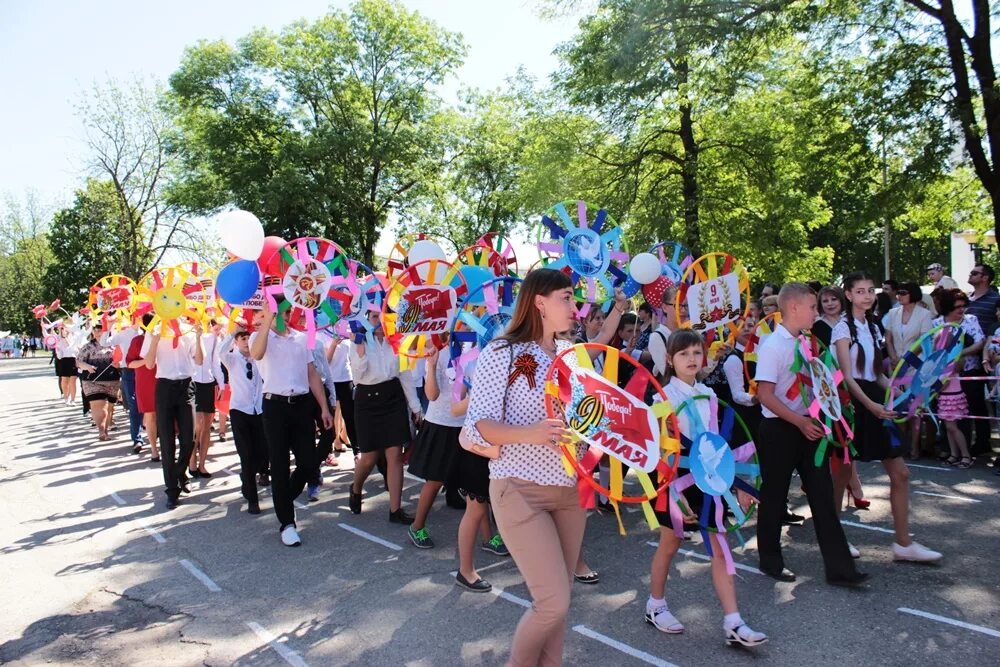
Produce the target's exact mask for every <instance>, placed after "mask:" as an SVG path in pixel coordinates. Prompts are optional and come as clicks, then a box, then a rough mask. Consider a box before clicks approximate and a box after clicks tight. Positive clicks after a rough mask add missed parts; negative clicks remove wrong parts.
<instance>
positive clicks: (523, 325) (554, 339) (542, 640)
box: [463, 269, 627, 665]
mask: <svg viewBox="0 0 1000 667" xmlns="http://www.w3.org/2000/svg"><path fill="white" fill-rule="evenodd" d="M626 305H627V300H626V299H625V298H624V296H623V295H622V294H621V292H620V291H616V293H615V303H614V307H613V308H612V310H611V311H610V313H609V317H608V324H610V325H611V326H615V327H617V323H618V319H619V318H620V317H621V315H622V313H624V312H625V308H626ZM575 314H576V310H575V305H574V302H573V286H572V283H571V281H570V278H569V276H567V275H566V274H564V273H562V272H561V271H556V270H553V269H536V270H535V271H532V272H531V273H529V274H528V276H527V277H526V278H525V279H524V282H523V283H522V284H521V291H520V295H519V296H518V300H517V305H516V307H515V308H514V315H513V318H512V319H511V321H510V324H509V325H508V328H507V332H506V334H505V335H504V336H502V337H500V338H498V339H496V340H494V341H493V342H491V343H489V344H488V345H487V346H486V347H485V348H483V351H482V353H481V355H480V357H479V360H478V362H477V364H476V380H475V383H474V384H473V386H472V394H471V397H470V400H469V411H468V413H467V414H466V419H465V426H464V435H463V437H467V438H468V439H469V440H471V441H473V442H475V443H477V444H480V445H482V446H484V447H491V448H492V447H496V448H499V453H498V456H497V458H495V459H492V460H491V461H490V464H489V465H490V499H491V502H492V505H493V513H494V516H495V517H496V521H497V525H498V527H499V528H500V533H501V534H502V535H503V538H504V541H505V542H506V543H507V547H508V548H509V549H510V553H511V555H512V556H513V557H514V562H515V563H516V564H517V567H518V569H519V570H520V571H521V575H522V576H523V577H524V580H525V582H526V583H527V585H528V590H529V591H530V592H531V596H532V598H533V602H532V605H531V607H530V608H529V609H528V610H527V611H526V612H525V613H524V616H522V618H521V622H520V623H519V624H518V626H517V630H516V632H515V633H514V640H513V643H512V646H511V655H510V658H509V663H508V664H512V665H538V664H545V665H558V664H561V663H562V652H563V642H564V639H565V635H566V615H567V613H568V612H569V602H570V590H571V585H572V582H573V574H574V569H575V566H576V565H577V560H578V557H579V555H580V547H581V545H582V542H583V531H584V524H585V521H586V514H585V513H584V511H583V509H581V508H580V503H579V498H578V495H577V491H576V478H575V476H574V475H571V474H568V473H567V472H566V469H565V467H564V466H563V463H562V460H561V458H562V455H561V453H560V449H559V445H560V443H561V442H562V441H563V440H564V439H565V438H567V437H568V431H567V429H566V424H565V422H564V421H563V420H562V419H549V418H548V417H547V415H546V411H545V393H544V392H545V378H546V375H547V374H548V371H549V367H550V366H551V365H552V362H553V360H554V359H555V358H556V355H558V354H559V353H560V352H562V351H563V350H565V349H567V348H568V347H569V346H570V345H571V343H570V342H569V341H566V340H563V339H561V338H560V337H559V336H558V334H559V332H562V331H567V330H569V329H571V328H572V325H573V320H574V317H575ZM566 363H567V366H570V367H571V366H573V365H574V364H575V360H574V359H572V358H568V359H567V360H566Z"/></svg>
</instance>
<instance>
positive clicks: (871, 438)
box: [830, 271, 941, 562]
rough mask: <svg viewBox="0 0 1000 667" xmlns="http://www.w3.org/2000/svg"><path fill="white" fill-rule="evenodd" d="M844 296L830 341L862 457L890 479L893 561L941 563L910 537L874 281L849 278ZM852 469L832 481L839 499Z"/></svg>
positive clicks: (905, 473)
mask: <svg viewBox="0 0 1000 667" xmlns="http://www.w3.org/2000/svg"><path fill="white" fill-rule="evenodd" d="M844 293H845V295H846V296H847V300H848V302H850V308H849V309H848V312H847V313H845V317H844V319H843V320H841V321H840V322H839V323H838V324H837V326H835V327H834V328H833V333H832V334H831V337H830V340H831V344H832V345H833V347H834V348H835V349H836V352H837V362H838V363H839V364H840V369H841V371H842V372H843V374H844V382H845V383H846V384H847V388H848V389H849V390H850V392H851V402H852V403H853V404H854V447H855V448H856V449H857V450H858V457H857V458H858V459H860V460H861V461H881V462H882V467H883V468H885V471H886V473H887V474H888V475H889V503H890V505H891V507H892V518H893V524H894V525H893V527H894V528H895V533H896V541H895V542H893V543H892V552H893V558H894V559H895V560H909V561H920V562H929V561H936V560H939V559H940V558H941V554H939V553H938V552H936V551H932V550H930V549H928V548H927V547H925V546H923V545H922V544H920V543H919V542H914V541H913V540H912V539H911V538H910V471H909V469H908V468H907V467H906V463H905V462H904V461H903V459H902V453H903V448H902V447H901V446H900V447H895V448H894V447H892V446H891V445H890V441H889V433H888V431H887V430H886V429H885V427H884V426H883V425H882V420H884V419H889V418H893V417H895V416H896V413H894V412H892V411H891V410H889V409H888V408H886V407H885V406H884V405H883V404H882V401H883V400H884V398H885V388H886V387H887V386H888V385H889V380H888V379H887V378H886V377H885V374H884V373H883V372H882V353H881V351H880V348H881V346H882V335H881V333H880V332H879V329H878V326H877V325H876V324H875V321H874V319H873V317H872V316H871V312H870V311H871V309H872V306H874V305H875V281H874V280H873V279H872V277H871V276H870V275H868V274H867V273H864V272H863V271H856V272H854V273H849V274H847V275H846V276H844ZM852 467H853V466H840V467H839V468H838V469H837V471H836V474H835V476H834V478H833V492H834V496H833V497H834V499H838V498H843V497H844V489H845V487H846V486H847V483H848V480H849V479H850V475H851V469H852ZM851 555H855V552H852V554H851ZM855 557H857V556H855Z"/></svg>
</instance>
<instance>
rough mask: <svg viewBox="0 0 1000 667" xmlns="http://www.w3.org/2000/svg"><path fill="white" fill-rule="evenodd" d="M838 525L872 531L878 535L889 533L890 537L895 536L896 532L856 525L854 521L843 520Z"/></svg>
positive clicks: (860, 524) (866, 525) (861, 524)
mask: <svg viewBox="0 0 1000 667" xmlns="http://www.w3.org/2000/svg"><path fill="white" fill-rule="evenodd" d="M840 523H842V524H843V525H845V526H854V527H855V528H864V529H865V530H874V531H876V532H879V533H889V534H890V535H895V534H896V531H894V530H890V529H888V528H879V527H878V526H869V525H868V524H864V523H857V522H856V521H845V520H844V519H841V520H840Z"/></svg>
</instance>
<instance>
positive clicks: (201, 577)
mask: <svg viewBox="0 0 1000 667" xmlns="http://www.w3.org/2000/svg"><path fill="white" fill-rule="evenodd" d="M180 563H181V567H183V568H184V569H185V570H187V571H188V572H190V573H191V576H193V577H194V578H195V579H197V580H198V581H200V582H201V583H203V584H205V588H207V589H208V590H210V591H212V592H213V593H218V592H219V591H221V590H222V589H221V588H219V585H218V584H217V583H215V582H214V581H212V578H211V577H209V576H208V575H207V574H205V573H204V572H202V571H201V570H200V569H198V566H197V565H195V564H194V563H192V562H191V561H189V560H188V559H187V558H182V559H181V561H180Z"/></svg>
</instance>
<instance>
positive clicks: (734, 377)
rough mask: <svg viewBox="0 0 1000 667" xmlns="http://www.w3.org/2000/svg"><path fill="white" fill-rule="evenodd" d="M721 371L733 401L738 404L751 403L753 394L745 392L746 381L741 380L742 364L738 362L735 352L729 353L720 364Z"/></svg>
mask: <svg viewBox="0 0 1000 667" xmlns="http://www.w3.org/2000/svg"><path fill="white" fill-rule="evenodd" d="M722 371H723V372H724V373H725V374H726V381H727V382H728V383H729V391H730V393H731V394H732V395H733V401H734V402H735V403H738V404H740V405H747V406H750V405H753V396H751V395H750V394H749V392H747V389H746V382H744V381H743V364H741V363H740V358H739V357H737V356H736V355H735V354H731V355H729V356H728V357H727V358H726V361H725V363H724V364H722Z"/></svg>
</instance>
